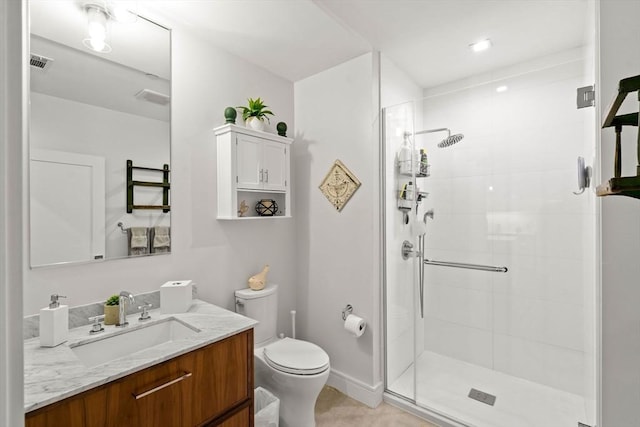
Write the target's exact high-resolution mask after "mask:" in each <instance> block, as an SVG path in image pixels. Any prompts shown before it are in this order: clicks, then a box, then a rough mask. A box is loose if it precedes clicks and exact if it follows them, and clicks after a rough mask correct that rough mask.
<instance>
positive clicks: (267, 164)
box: [263, 142, 287, 191]
mask: <svg viewBox="0 0 640 427" xmlns="http://www.w3.org/2000/svg"><path fill="white" fill-rule="evenodd" d="M286 149H287V148H286V146H285V145H284V144H278V143H274V142H265V143H264V153H263V169H264V180H263V182H264V188H265V189H268V190H279V191H285V190H286V189H287V188H286V185H285V184H286V179H287V161H286V160H287V152H286Z"/></svg>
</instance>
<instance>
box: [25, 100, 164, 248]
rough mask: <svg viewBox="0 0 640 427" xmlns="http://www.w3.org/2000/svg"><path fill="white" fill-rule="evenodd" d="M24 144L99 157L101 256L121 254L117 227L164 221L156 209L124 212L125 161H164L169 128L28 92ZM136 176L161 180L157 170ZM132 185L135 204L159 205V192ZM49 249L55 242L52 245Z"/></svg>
mask: <svg viewBox="0 0 640 427" xmlns="http://www.w3.org/2000/svg"><path fill="white" fill-rule="evenodd" d="M30 99H31V125H30V128H29V139H30V147H31V148H32V149H33V148H39V149H47V150H56V151H64V152H69V153H80V154H89V155H93V156H99V157H102V158H104V159H105V193H106V203H105V239H106V252H107V253H106V258H107V259H112V258H118V257H126V256H127V252H128V249H127V235H126V234H125V233H123V232H122V230H120V228H119V227H118V226H117V224H118V222H122V223H123V224H124V227H136V226H139V227H153V226H156V225H170V221H169V217H170V215H166V214H164V213H163V212H162V210H159V211H149V210H134V211H133V213H131V214H128V213H127V211H126V205H125V201H126V199H127V197H126V196H127V185H126V182H127V181H126V176H127V175H126V172H127V168H126V161H127V160H132V161H133V164H134V166H144V167H149V168H160V169H162V165H164V164H165V163H166V164H169V165H170V164H171V162H170V158H169V156H170V153H169V152H170V146H171V144H170V133H169V132H170V129H169V128H170V126H169V123H167V122H163V121H160V120H154V119H149V118H146V117H142V116H136V115H133V114H128V113H122V112H120V111H115V110H109V109H107V108H101V107H96V106H94V105H89V104H83V103H80V102H76V101H71V100H68V99H63V98H58V97H55V96H49V95H44V94H41V93H34V92H32V93H31V96H30ZM134 179H136V180H148V181H154V182H159V181H162V174H160V173H146V174H142V173H140V172H138V171H136V172H135V174H134ZM143 190H145V191H139V190H138V189H136V192H135V193H134V200H135V203H136V204H138V205H144V204H150V205H151V204H156V205H157V204H162V190H161V189H157V188H152V189H146V188H145V189H143ZM53 247H54V250H55V243H54V244H53Z"/></svg>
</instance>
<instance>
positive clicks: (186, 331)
mask: <svg viewBox="0 0 640 427" xmlns="http://www.w3.org/2000/svg"><path fill="white" fill-rule="evenodd" d="M198 332H200V331H199V330H198V329H196V328H193V327H191V326H189V325H187V324H185V323H183V322H181V321H179V320H176V319H173V318H172V319H166V320H163V321H161V322H157V323H152V324H149V325H144V326H142V327H131V329H126V328H125V329H123V330H122V331H119V333H117V334H115V335H107V336H104V337H96V339H94V340H92V341H86V342H82V343H79V344H76V345H72V346H71V350H73V352H74V353H75V355H76V356H77V357H78V359H80V361H81V362H82V363H84V364H85V365H86V366H89V367H91V366H96V365H101V364H103V363H106V362H109V361H112V360H114V359H118V358H120V357H123V356H127V355H130V354H132V353H135V352H137V351H141V350H146V349H148V348H150V347H153V346H156V345H160V344H164V343H167V342H170V341H176V340H179V339H182V338H187V337H190V336H193V335H195V334H197V333H198Z"/></svg>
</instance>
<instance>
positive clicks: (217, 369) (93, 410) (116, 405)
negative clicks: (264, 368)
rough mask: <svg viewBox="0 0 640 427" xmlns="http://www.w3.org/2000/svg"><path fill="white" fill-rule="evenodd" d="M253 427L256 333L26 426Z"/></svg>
mask: <svg viewBox="0 0 640 427" xmlns="http://www.w3.org/2000/svg"><path fill="white" fill-rule="evenodd" d="M61 425H64V426H66V427H117V426H140V427H147V426H148V427H162V426H172V427H192V426H225V427H235V426H243V427H246V426H251V425H253V330H248V331H245V332H241V333H239V334H236V335H234V336H232V337H229V338H226V339H224V340H222V341H219V342H216V343H213V344H210V345H208V346H206V347H203V348H201V349H197V350H194V351H192V352H190V353H187V354H184V355H182V356H178V357H176V358H173V359H170V360H168V361H166V362H163V363H160V364H158V365H155V366H152V367H149V368H146V369H144V370H142V371H140V372H136V373H133V374H130V375H128V376H126V377H124V378H121V379H119V380H116V381H113V382H111V383H108V384H106V385H103V386H100V387H97V388H95V389H92V390H89V391H86V392H83V393H81V394H79V395H76V396H72V397H70V398H67V399H65V400H63V401H61V402H57V403H53V404H51V405H49V406H46V407H44V408H41V409H38V410H35V411H32V412H30V413H28V414H27V415H26V427H58V426H61Z"/></svg>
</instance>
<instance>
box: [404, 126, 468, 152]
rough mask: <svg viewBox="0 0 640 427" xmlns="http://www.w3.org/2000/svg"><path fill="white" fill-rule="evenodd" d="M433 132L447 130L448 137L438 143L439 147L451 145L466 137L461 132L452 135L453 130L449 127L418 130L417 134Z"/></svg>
mask: <svg viewBox="0 0 640 427" xmlns="http://www.w3.org/2000/svg"><path fill="white" fill-rule="evenodd" d="M433 132H447V137H446V138H445V139H443V140H442V141H440V142H439V143H438V147H439V148H446V147H450V146H452V145H453V144H456V143H458V142H460V140H462V138H464V135H463V134H461V133H457V134H455V135H451V130H450V129H449V128H438V129H427V130H421V131H418V132H416V133H415V134H416V135H420V134H423V133H433Z"/></svg>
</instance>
